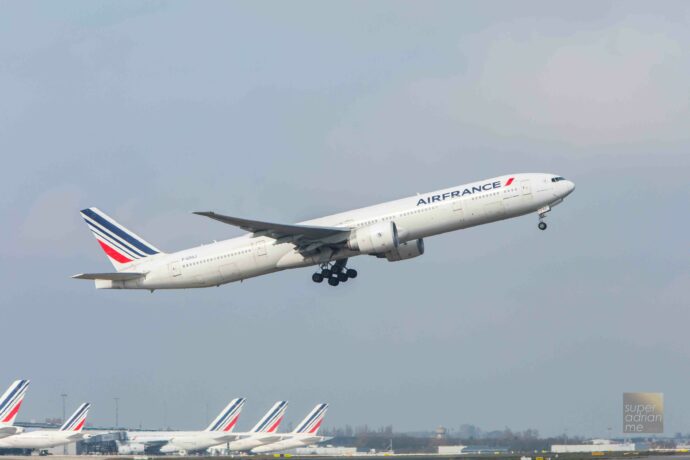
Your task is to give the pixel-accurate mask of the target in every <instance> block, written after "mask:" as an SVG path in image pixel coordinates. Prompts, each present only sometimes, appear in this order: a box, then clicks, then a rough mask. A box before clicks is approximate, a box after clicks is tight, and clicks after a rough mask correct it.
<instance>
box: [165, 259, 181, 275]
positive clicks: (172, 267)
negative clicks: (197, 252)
mask: <svg viewBox="0 0 690 460" xmlns="http://www.w3.org/2000/svg"><path fill="white" fill-rule="evenodd" d="M168 271H169V272H170V276H172V277H175V276H180V275H181V274H182V268H180V261H179V260H176V261H174V262H170V263H169V264H168Z"/></svg>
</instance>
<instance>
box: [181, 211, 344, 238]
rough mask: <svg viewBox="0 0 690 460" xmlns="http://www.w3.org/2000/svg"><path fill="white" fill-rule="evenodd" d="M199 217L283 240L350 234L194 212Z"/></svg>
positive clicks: (335, 229) (334, 230) (322, 228)
mask: <svg viewBox="0 0 690 460" xmlns="http://www.w3.org/2000/svg"><path fill="white" fill-rule="evenodd" d="M194 214H197V215H199V216H205V217H209V218H211V219H214V220H217V221H219V222H223V223H225V224H228V225H234V226H235V227H239V228H241V229H242V230H246V231H248V232H252V233H260V234H264V235H266V236H269V237H271V238H276V239H278V238H285V237H305V238H308V239H310V240H321V239H326V238H330V237H334V236H342V237H343V238H345V237H347V236H348V235H349V234H350V229H349V228H341V227H319V226H315V225H295V224H277V223H273V222H262V221H259V220H249V219H242V218H240V217H232V216H225V215H223V214H218V213H215V212H213V211H204V212H195V213H194Z"/></svg>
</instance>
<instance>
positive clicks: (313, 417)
mask: <svg viewBox="0 0 690 460" xmlns="http://www.w3.org/2000/svg"><path fill="white" fill-rule="evenodd" d="M326 410H328V404H325V403H321V404H317V405H316V407H314V409H312V411H311V412H309V415H307V416H306V417H305V418H304V420H302V421H301V422H300V424H299V425H297V428H295V431H293V433H303V434H316V432H317V431H319V428H321V422H323V418H324V416H325V415H326Z"/></svg>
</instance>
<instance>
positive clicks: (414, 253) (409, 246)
mask: <svg viewBox="0 0 690 460" xmlns="http://www.w3.org/2000/svg"><path fill="white" fill-rule="evenodd" d="M422 254H424V240H423V239H422V238H419V239H418V240H412V241H406V242H405V243H402V244H401V245H399V246H398V247H397V248H395V249H393V250H391V251H388V252H386V254H385V256H386V259H388V261H389V262H398V261H400V260H406V259H412V258H413V257H418V256H421V255H422Z"/></svg>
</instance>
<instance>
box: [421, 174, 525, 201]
mask: <svg viewBox="0 0 690 460" xmlns="http://www.w3.org/2000/svg"><path fill="white" fill-rule="evenodd" d="M514 179H515V178H514V177H511V178H510V179H508V180H507V181H506V183H505V185H501V181H496V182H488V183H486V184H482V185H473V186H472V187H468V188H466V189H464V190H453V191H452V192H446V193H443V194H440V195H431V196H429V197H426V198H420V199H419V200H418V201H417V206H421V205H423V204H431V203H437V202H440V201H445V200H447V199H449V198H457V197H459V196H465V195H472V194H474V193H478V192H486V191H488V190H493V189H496V188H501V187H508V186H509V185H511V184H512V183H513V180H514Z"/></svg>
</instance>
